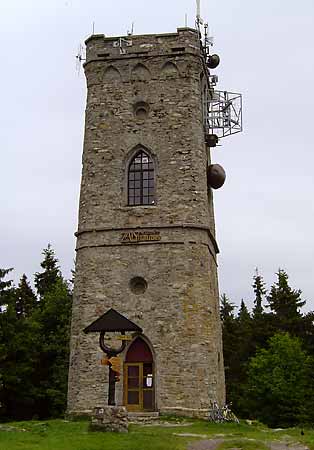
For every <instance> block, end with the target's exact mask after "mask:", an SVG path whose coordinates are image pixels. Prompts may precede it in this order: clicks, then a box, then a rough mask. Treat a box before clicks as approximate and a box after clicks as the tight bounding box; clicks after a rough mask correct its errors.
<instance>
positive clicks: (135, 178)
mask: <svg viewBox="0 0 314 450" xmlns="http://www.w3.org/2000/svg"><path fill="white" fill-rule="evenodd" d="M128 204H129V205H130V206H138V205H154V204H155V174H154V163H153V160H152V159H151V157H150V156H149V155H148V154H147V153H145V152H144V151H143V150H140V151H139V152H138V153H137V154H136V155H135V156H134V158H133V159H132V161H131V163H130V166H129V173H128Z"/></svg>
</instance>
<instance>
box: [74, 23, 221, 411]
mask: <svg viewBox="0 0 314 450" xmlns="http://www.w3.org/2000/svg"><path fill="white" fill-rule="evenodd" d="M117 39H118V38H105V37H104V36H103V35H101V36H99V35H98V36H92V37H91V38H89V39H88V40H87V62H86V65H85V73H86V78H87V86H88V95H87V108H86V126H85V141H84V152H83V171H82V184H81V196H80V211H79V227H78V233H77V237H78V239H77V264H76V279H75V292H74V304H73V318H72V339H71V362H70V373H69V395H68V412H69V413H71V412H72V413H83V412H86V411H91V410H92V409H93V407H94V406H95V405H99V404H101V402H102V401H103V402H104V403H105V402H106V398H107V397H106V396H107V389H108V388H107V376H108V374H107V368H106V367H103V366H101V365H100V363H99V351H98V341H97V340H98V336H90V335H88V336H86V335H84V334H83V333H82V330H83V329H84V328H85V327H86V326H87V325H89V324H90V323H91V322H92V321H93V320H95V319H96V318H98V317H99V316H100V315H101V314H103V313H104V312H105V311H106V310H107V309H109V308H111V307H113V308H115V309H116V310H117V311H119V312H120V313H122V314H124V315H126V317H128V318H129V319H131V320H133V321H134V322H135V323H137V324H138V325H139V326H141V327H142V328H143V333H144V335H145V337H146V338H147V339H148V341H149V343H150V345H151V347H152V349H153V352H154V355H155V379H156V409H158V410H160V411H161V412H176V413H183V414H186V415H202V414H204V411H206V409H208V408H209V403H210V400H218V401H219V402H223V401H224V372H223V356H222V342H221V328H220V322H219V305H218V303H219V300H218V298H219V295H218V283H217V267H216V266H217V261H216V253H217V252H218V247H217V244H216V240H215V229H214V214H213V204H212V195H211V193H208V190H207V183H206V168H207V164H208V160H210V159H209V157H208V149H207V148H206V146H205V143H204V132H203V123H202V120H203V119H202V93H201V91H202V89H201V74H202V70H203V66H202V64H201V59H200V54H199V45H198V38H197V34H196V32H195V31H194V30H190V29H179V30H178V33H173V34H167V35H146V36H132V37H130V38H127V39H131V40H132V46H130V47H126V50H127V53H126V54H120V50H119V48H117V47H115V46H114V45H113V44H114V42H116V41H117ZM139 105H140V106H141V105H144V106H145V111H146V115H144V116H142V115H138V114H137V108H138V106H139ZM138 146H143V147H144V148H145V149H146V151H147V152H148V153H149V154H150V155H151V157H152V158H153V160H154V163H155V183H156V199H155V204H154V205H152V206H136V207H130V206H128V205H127V183H126V180H127V168H128V162H129V161H130V159H131V158H132V157H133V156H134V154H135V153H136V151H137V149H138V148H139V147H138ZM134 230H137V231H139V230H141V231H150V230H151V231H158V232H159V233H160V240H159V241H152V242H140V243H137V244H134V243H133V244H130V243H126V242H122V239H121V233H122V232H128V231H134ZM135 276H140V277H143V278H145V280H146V282H147V286H148V287H147V290H146V291H145V292H144V293H143V294H139V295H136V294H134V293H133V292H132V291H131V289H130V280H131V279H132V278H133V277H135ZM122 357H124V355H122ZM122 387H123V379H122V380H121V381H120V383H118V384H117V399H118V404H120V405H121V404H123V389H122Z"/></svg>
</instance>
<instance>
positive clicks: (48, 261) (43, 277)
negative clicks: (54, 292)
mask: <svg viewBox="0 0 314 450" xmlns="http://www.w3.org/2000/svg"><path fill="white" fill-rule="evenodd" d="M42 254H43V256H44V259H43V261H42V262H41V264H40V265H41V267H42V268H43V269H44V270H43V271H42V272H37V273H35V277H34V278H35V286H36V289H37V293H38V295H39V297H40V300H41V299H42V298H43V297H44V296H45V294H46V293H47V292H49V290H50V289H51V288H52V287H53V286H54V285H55V284H56V283H57V282H58V281H59V280H61V279H62V276H61V272H60V268H59V266H58V260H57V258H56V256H55V252H54V250H53V249H52V247H51V245H50V244H48V247H47V248H46V249H44V250H43V253H42Z"/></svg>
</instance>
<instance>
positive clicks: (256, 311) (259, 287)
mask: <svg viewBox="0 0 314 450" xmlns="http://www.w3.org/2000/svg"><path fill="white" fill-rule="evenodd" d="M252 287H253V290H254V293H255V299H254V308H253V317H254V318H256V317H260V316H261V315H262V314H263V311H264V309H263V305H262V302H263V297H264V295H265V294H266V289H265V283H264V280H263V277H262V276H261V275H260V274H259V273H258V269H257V268H256V272H255V275H254V277H253V285H252Z"/></svg>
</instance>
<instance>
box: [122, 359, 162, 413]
mask: <svg viewBox="0 0 314 450" xmlns="http://www.w3.org/2000/svg"><path fill="white" fill-rule="evenodd" d="M144 364H146V363H145V362H131V363H128V362H126V363H124V373H123V381H124V383H123V385H124V386H123V394H124V395H123V397H124V405H125V407H126V409H127V410H128V411H132V412H142V411H155V392H156V385H155V370H154V362H152V363H151V364H152V374H153V387H152V388H144V387H143V381H144V376H143V366H144ZM132 366H133V367H134V366H137V367H139V387H138V388H131V389H129V387H128V367H132ZM129 390H132V391H138V393H139V404H138V405H130V404H128V391H129ZM145 390H151V391H152V394H153V399H152V409H144V406H143V392H144V391H145Z"/></svg>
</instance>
